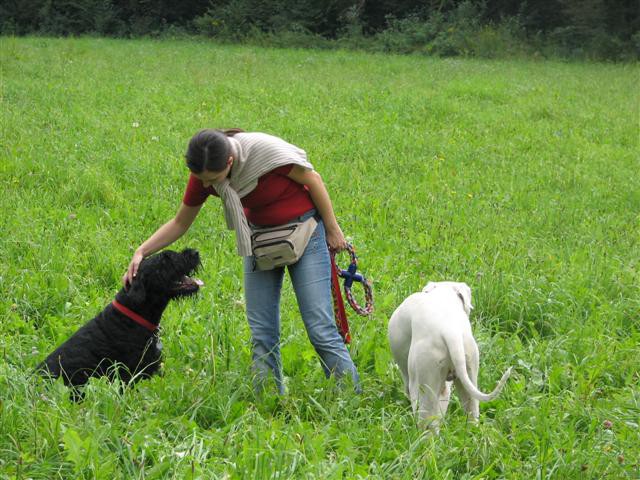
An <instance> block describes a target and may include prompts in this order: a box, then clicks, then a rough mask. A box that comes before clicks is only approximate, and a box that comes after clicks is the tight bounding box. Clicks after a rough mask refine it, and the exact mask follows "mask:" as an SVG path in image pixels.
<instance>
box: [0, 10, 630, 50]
mask: <svg viewBox="0 0 640 480" xmlns="http://www.w3.org/2000/svg"><path fill="white" fill-rule="evenodd" d="M0 33H1V34H2V35H33V34H36V35H53V36H66V35H85V34H93V35H103V36H112V37H139V36H189V35H204V36H208V37H213V38H216V39H218V40H222V41H233V42H258V43H262V44H265V45H282V46H300V47H311V48H333V47H336V46H338V47H341V48H358V49H365V50H373V51H388V52H398V53H424V54H431V55H440V56H454V55H469V56H481V57H492V56H507V55H512V54H513V55H518V54H532V55H544V56H547V55H549V56H562V57H576V58H594V59H612V60H629V59H637V58H638V56H639V55H640V7H639V5H638V2H637V0H531V1H516V0H462V1H459V0H421V1H419V0H181V1H179V2H175V1H170V0H155V1H154V0H12V1H10V2H2V4H0Z"/></svg>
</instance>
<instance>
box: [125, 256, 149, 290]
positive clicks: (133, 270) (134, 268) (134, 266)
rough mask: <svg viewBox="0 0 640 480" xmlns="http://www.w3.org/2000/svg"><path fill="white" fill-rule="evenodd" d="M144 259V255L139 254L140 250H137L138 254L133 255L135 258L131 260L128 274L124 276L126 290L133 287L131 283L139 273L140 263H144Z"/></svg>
mask: <svg viewBox="0 0 640 480" xmlns="http://www.w3.org/2000/svg"><path fill="white" fill-rule="evenodd" d="M143 258H144V255H142V253H141V252H139V251H138V250H136V252H135V253H134V254H133V257H132V258H131V262H129V268H127V271H126V273H125V274H124V275H123V276H122V285H123V286H124V288H125V289H126V288H129V286H130V285H131V282H133V279H134V278H135V276H136V274H137V273H138V267H139V266H140V262H142V259H143Z"/></svg>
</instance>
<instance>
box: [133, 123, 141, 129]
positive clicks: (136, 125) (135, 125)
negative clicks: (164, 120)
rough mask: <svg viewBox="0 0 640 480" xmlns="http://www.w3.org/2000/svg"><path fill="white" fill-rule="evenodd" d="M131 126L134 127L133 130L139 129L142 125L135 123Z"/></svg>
mask: <svg viewBox="0 0 640 480" xmlns="http://www.w3.org/2000/svg"><path fill="white" fill-rule="evenodd" d="M131 126H132V127H133V128H138V127H139V126H140V124H139V123H138V122H133V123H132V124H131Z"/></svg>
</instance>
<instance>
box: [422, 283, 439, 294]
mask: <svg viewBox="0 0 640 480" xmlns="http://www.w3.org/2000/svg"><path fill="white" fill-rule="evenodd" d="M436 286H437V285H436V282H429V283H427V286H426V287H424V288H423V289H422V291H423V292H424V293H429V292H430V291H431V290H433V289H434V288H436Z"/></svg>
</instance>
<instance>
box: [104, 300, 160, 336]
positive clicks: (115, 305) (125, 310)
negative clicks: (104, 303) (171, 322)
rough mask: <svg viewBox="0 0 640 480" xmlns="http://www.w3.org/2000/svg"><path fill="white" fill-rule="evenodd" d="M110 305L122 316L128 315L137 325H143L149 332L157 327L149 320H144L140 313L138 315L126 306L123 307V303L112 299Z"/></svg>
mask: <svg viewBox="0 0 640 480" xmlns="http://www.w3.org/2000/svg"><path fill="white" fill-rule="evenodd" d="M111 305H113V308H115V309H116V310H118V311H119V312H120V313H122V314H123V315H124V316H126V317H129V318H130V319H131V320H133V321H134V322H136V323H137V324H138V325H141V326H143V327H144V328H146V329H147V330H149V331H150V332H155V331H156V330H157V329H158V326H157V325H154V324H153V323H151V322H150V321H149V320H145V319H144V318H142V317H141V316H140V315H138V314H137V313H136V312H134V311H133V310H129V309H128V308H127V307H125V306H124V305H122V304H121V303H119V302H118V301H116V300H114V301H113V302H111Z"/></svg>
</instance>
